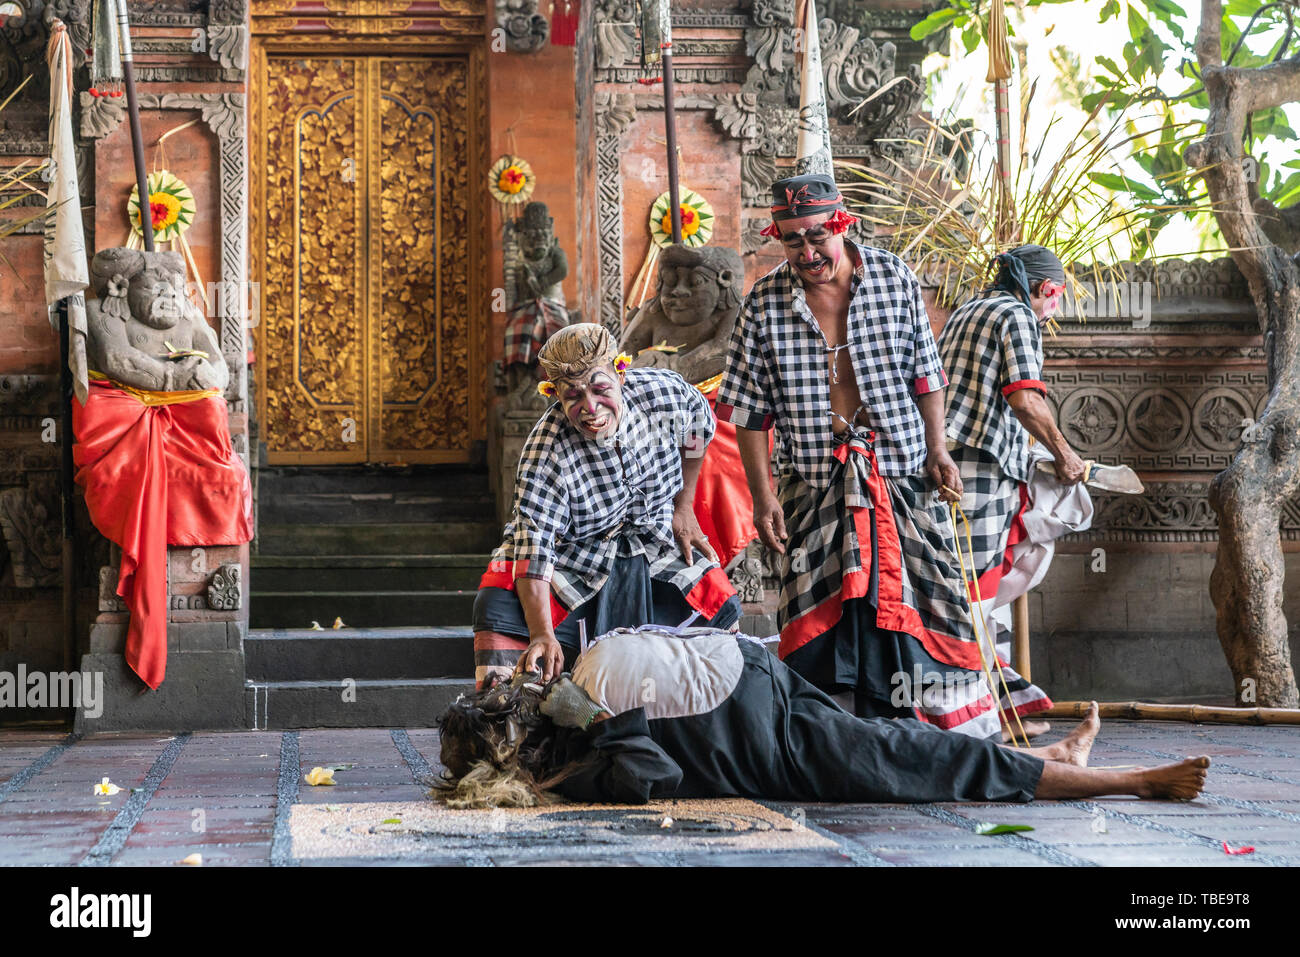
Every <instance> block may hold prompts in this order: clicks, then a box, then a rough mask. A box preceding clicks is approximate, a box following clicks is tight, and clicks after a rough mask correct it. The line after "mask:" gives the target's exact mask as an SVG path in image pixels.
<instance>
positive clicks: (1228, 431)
mask: <svg viewBox="0 0 1300 957" xmlns="http://www.w3.org/2000/svg"><path fill="white" fill-rule="evenodd" d="M1043 375H1044V379H1045V381H1046V382H1047V386H1048V393H1049V396H1050V398H1051V399H1052V400H1054V401H1055V402H1056V403H1057V407H1056V412H1057V422H1058V425H1059V427H1060V428H1061V431H1062V432H1063V433H1064V434H1065V436H1066V438H1067V439H1068V440H1069V441H1070V442H1071V443H1072V444H1074V445H1075V446H1076V447H1077V448H1078V450H1079V451H1080V452H1081V453H1083V454H1085V455H1095V456H1096V457H1097V458H1098V459H1099V460H1100V461H1103V462H1105V463H1107V464H1117V463H1122V464H1125V465H1130V466H1132V467H1133V468H1135V469H1139V470H1143V469H1146V470H1152V471H1155V470H1159V471H1177V470H1182V471H1194V472H1218V471H1221V470H1222V469H1224V468H1226V467H1227V466H1228V464H1229V462H1231V461H1232V456H1233V454H1234V453H1235V452H1236V449H1237V448H1238V447H1239V445H1240V441H1241V437H1242V432H1243V429H1244V428H1245V426H1243V425H1242V420H1243V419H1252V418H1253V417H1254V416H1253V415H1252V412H1251V411H1250V410H1258V409H1259V408H1260V407H1261V403H1262V402H1263V401H1264V398H1265V392H1266V390H1265V378H1264V371H1263V369H1250V368H1241V367H1235V368H1231V367H1230V368H1226V369H1187V368H1178V367H1165V368H1157V369H1140V370H1139V369H1115V368H1094V369H1089V368H1079V367H1078V366H1077V365H1070V366H1060V365H1050V364H1049V365H1048V366H1047V367H1046V368H1045V369H1044V373H1043ZM1247 424H1249V423H1247Z"/></svg>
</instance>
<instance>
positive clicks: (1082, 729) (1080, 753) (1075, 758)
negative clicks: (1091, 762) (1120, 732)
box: [1060, 701, 1101, 768]
mask: <svg viewBox="0 0 1300 957" xmlns="http://www.w3.org/2000/svg"><path fill="white" fill-rule="evenodd" d="M1100 730H1101V718H1099V717H1098V716H1097V702H1095V701H1094V702H1092V704H1090V705H1089V706H1088V715H1087V717H1085V718H1084V719H1083V721H1081V722H1080V723H1079V726H1078V727H1077V728H1075V729H1074V730H1073V731H1071V732H1070V733H1069V734H1068V735H1067V736H1066V737H1065V739H1064V740H1063V741H1061V742H1060V747H1061V751H1062V752H1063V756H1062V757H1061V760H1062V761H1064V762H1065V763H1066V764H1075V765H1078V766H1079V767H1081V768H1086V767H1087V766H1088V755H1089V753H1091V751H1092V742H1093V741H1095V740H1097V732H1098V731H1100Z"/></svg>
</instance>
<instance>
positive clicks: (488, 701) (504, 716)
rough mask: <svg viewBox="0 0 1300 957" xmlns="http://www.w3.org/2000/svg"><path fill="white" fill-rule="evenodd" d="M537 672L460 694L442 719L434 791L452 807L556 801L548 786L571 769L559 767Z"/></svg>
mask: <svg viewBox="0 0 1300 957" xmlns="http://www.w3.org/2000/svg"><path fill="white" fill-rule="evenodd" d="M533 677H534V676H531V675H521V676H518V677H516V678H515V679H514V681H510V682H505V681H502V682H499V683H497V684H496V685H494V686H493V687H491V688H488V689H486V690H483V691H476V692H474V693H473V694H468V695H461V696H460V697H459V698H458V699H456V701H455V702H454V703H453V704H452V705H451V706H450V707H449V708H448V709H447V710H446V711H445V712H444V713H443V715H442V717H441V718H440V719H439V721H438V728H439V738H440V744H441V749H442V753H441V760H442V764H443V767H444V769H445V771H444V773H443V777H442V780H441V781H439V782H438V783H437V784H436V785H434V789H433V792H432V796H433V797H435V798H437V799H438V800H440V801H442V802H443V803H444V804H446V805H447V806H448V807H453V808H486V807H536V806H537V805H539V804H550V803H553V802H555V801H557V800H559V798H558V797H556V796H555V795H554V794H551V793H550V792H549V788H551V787H554V786H555V785H556V784H558V783H559V782H560V781H561V780H563V779H564V778H565V777H566V776H567V773H566V771H565V770H564V769H559V770H558V772H557V769H556V768H555V767H554V763H553V758H554V749H553V745H554V738H555V725H554V724H552V722H551V720H550V718H548V717H546V715H544V714H542V713H541V711H540V710H538V705H539V704H540V703H541V697H542V695H541V691H542V689H541V686H540V685H539V684H537V683H536V682H535V681H534V680H531V679H532V678H533Z"/></svg>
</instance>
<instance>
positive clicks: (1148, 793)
mask: <svg viewBox="0 0 1300 957" xmlns="http://www.w3.org/2000/svg"><path fill="white" fill-rule="evenodd" d="M1209 766H1210V759H1209V758H1207V757H1205V756H1204V755H1202V756H1201V757H1199V758H1187V759H1186V760H1183V761H1179V762H1178V763H1177V764H1166V765H1163V766H1162V767H1158V768H1151V769H1150V770H1147V771H1140V772H1138V777H1139V780H1140V784H1139V786H1138V789H1137V790H1136V791H1135V792H1134V793H1136V794H1137V796H1138V797H1140V798H1169V799H1172V800H1175V801H1190V800H1191V799H1192V798H1194V797H1196V795H1198V794H1200V793H1201V791H1202V790H1203V789H1204V788H1205V769H1206V768H1208V767H1209Z"/></svg>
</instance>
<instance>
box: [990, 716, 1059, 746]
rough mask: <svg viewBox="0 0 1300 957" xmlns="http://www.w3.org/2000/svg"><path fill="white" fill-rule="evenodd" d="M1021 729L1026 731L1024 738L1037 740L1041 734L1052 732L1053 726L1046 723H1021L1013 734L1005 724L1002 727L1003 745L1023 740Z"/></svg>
mask: <svg viewBox="0 0 1300 957" xmlns="http://www.w3.org/2000/svg"><path fill="white" fill-rule="evenodd" d="M1021 728H1024V729H1025V733H1024V737H1026V738H1036V737H1038V736H1039V735H1040V734H1046V733H1047V732H1048V731H1051V730H1052V726H1051V725H1050V724H1048V723H1047V722H1046V721H1021V722H1020V724H1018V725H1016V730H1015V733H1014V734H1013V733H1012V731H1011V729H1010V728H1009V727H1007V725H1005V724H1004V725H1002V743H1003V744H1008V743H1010V742H1012V741H1015V740H1019V739H1020V738H1021V734H1020V729H1021Z"/></svg>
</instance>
